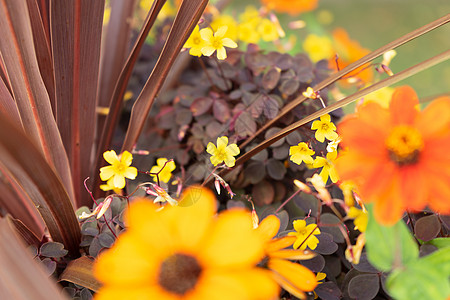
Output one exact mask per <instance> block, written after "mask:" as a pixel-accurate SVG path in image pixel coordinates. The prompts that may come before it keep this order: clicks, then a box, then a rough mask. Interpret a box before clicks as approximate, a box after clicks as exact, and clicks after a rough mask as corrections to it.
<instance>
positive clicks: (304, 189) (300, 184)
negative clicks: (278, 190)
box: [294, 179, 311, 194]
mask: <svg viewBox="0 0 450 300" xmlns="http://www.w3.org/2000/svg"><path fill="white" fill-rule="evenodd" d="M294 184H295V186H296V187H298V188H299V189H300V190H301V191H302V192H304V193H307V194H310V193H311V188H310V187H309V186H307V185H306V184H304V183H303V182H301V181H300V180H297V179H294Z"/></svg>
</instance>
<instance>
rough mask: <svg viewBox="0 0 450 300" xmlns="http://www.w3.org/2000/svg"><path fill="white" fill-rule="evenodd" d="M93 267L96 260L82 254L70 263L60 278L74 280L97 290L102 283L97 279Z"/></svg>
mask: <svg viewBox="0 0 450 300" xmlns="http://www.w3.org/2000/svg"><path fill="white" fill-rule="evenodd" d="M93 268H94V260H92V259H90V258H88V257H87V256H82V257H80V258H77V259H75V260H72V261H71V262H70V263H69V265H68V266H67V268H66V269H65V270H64V272H63V273H62V274H61V276H60V278H59V280H60V281H68V282H72V283H75V284H78V285H81V286H83V287H85V288H88V289H90V290H93V291H94V292H96V291H97V290H98V289H99V288H100V286H101V283H100V282H99V281H98V280H97V279H95V277H94V274H93Z"/></svg>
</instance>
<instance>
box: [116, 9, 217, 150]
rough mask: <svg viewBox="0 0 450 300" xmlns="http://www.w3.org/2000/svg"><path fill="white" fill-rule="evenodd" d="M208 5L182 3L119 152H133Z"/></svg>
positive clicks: (133, 110) (136, 105)
mask: <svg viewBox="0 0 450 300" xmlns="http://www.w3.org/2000/svg"><path fill="white" fill-rule="evenodd" d="M207 4H208V0H190V1H183V2H182V3H181V6H180V9H179V11H178V13H177V16H176V17H175V21H174V23H173V25H172V28H171V29H170V32H169V36H168V38H167V41H166V43H165V44H164V48H163V50H162V53H161V55H160V56H159V59H158V61H157V63H156V65H155V68H154V69H153V71H152V74H151V75H150V77H149V79H148V80H147V82H146V83H145V86H144V88H143V90H142V92H141V94H140V95H139V97H138V98H137V100H136V102H135V103H134V105H133V108H132V110H131V118H130V123H129V125H128V129H127V134H126V136H125V141H124V143H123V145H122V151H124V150H128V151H130V150H132V149H133V146H134V144H135V143H136V141H137V139H138V137H139V135H140V133H141V131H142V128H143V127H144V123H145V120H146V118H147V115H148V113H149V111H150V109H151V107H152V105H153V102H154V101H155V97H156V96H157V94H158V92H159V90H160V88H161V86H162V84H163V82H164V79H165V78H166V76H167V73H168V72H169V70H170V67H171V66H172V64H173V63H174V61H175V58H176V57H177V56H178V54H179V53H180V50H181V48H182V47H183V45H184V43H185V42H186V40H187V39H188V37H189V35H190V34H191V32H192V30H193V29H194V27H195V25H196V24H197V22H198V20H199V19H200V17H201V15H202V13H203V10H204V9H205V7H206V5H207Z"/></svg>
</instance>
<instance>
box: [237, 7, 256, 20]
mask: <svg viewBox="0 0 450 300" xmlns="http://www.w3.org/2000/svg"><path fill="white" fill-rule="evenodd" d="M259 18H260V16H259V11H258V10H257V9H256V7H254V6H253V5H248V6H247V7H245V10H244V12H243V13H242V14H240V15H239V20H240V21H241V22H247V21H250V20H254V19H259Z"/></svg>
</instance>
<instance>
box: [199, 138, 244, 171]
mask: <svg viewBox="0 0 450 300" xmlns="http://www.w3.org/2000/svg"><path fill="white" fill-rule="evenodd" d="M227 145H228V137H226V136H222V137H218V138H217V147H216V146H215V145H214V144H213V143H211V142H210V143H209V144H208V146H207V147H206V152H208V153H209V154H211V155H212V156H211V157H210V160H211V163H212V164H213V165H214V166H217V165H218V164H220V163H221V162H225V165H227V167H229V168H231V167H234V164H235V162H236V159H235V158H234V156H236V155H239V153H240V150H239V147H238V146H237V145H236V144H230V145H228V146H227Z"/></svg>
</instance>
